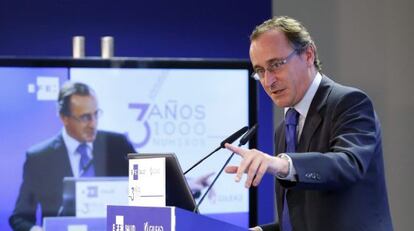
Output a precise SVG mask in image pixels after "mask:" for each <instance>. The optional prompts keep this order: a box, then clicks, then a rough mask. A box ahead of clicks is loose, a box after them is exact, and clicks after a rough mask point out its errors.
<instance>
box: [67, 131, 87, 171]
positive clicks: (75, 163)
mask: <svg viewBox="0 0 414 231" xmlns="http://www.w3.org/2000/svg"><path fill="white" fill-rule="evenodd" d="M62 138H63V142H64V143H65V146H66V150H67V151H68V157H69V161H70V166H71V168H72V174H73V176H74V177H79V171H80V169H79V162H80V159H81V154H80V153H78V152H77V151H76V149H77V148H78V146H79V145H80V144H81V142H79V141H77V140H76V139H75V138H73V137H71V136H70V135H69V134H68V133H67V131H66V129H65V128H63V129H62ZM86 145H87V146H88V150H87V152H88V156H89V158H90V159H92V147H93V145H92V143H91V142H88V143H86Z"/></svg>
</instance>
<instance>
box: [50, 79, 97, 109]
mask: <svg viewBox="0 0 414 231" xmlns="http://www.w3.org/2000/svg"><path fill="white" fill-rule="evenodd" d="M93 94H94V92H93V90H92V88H90V87H89V86H88V85H86V84H84V83H77V82H66V83H65V84H63V86H62V88H61V89H60V91H59V97H58V111H59V114H60V115H64V116H70V115H71V109H70V98H71V96H72V95H81V96H88V95H93Z"/></svg>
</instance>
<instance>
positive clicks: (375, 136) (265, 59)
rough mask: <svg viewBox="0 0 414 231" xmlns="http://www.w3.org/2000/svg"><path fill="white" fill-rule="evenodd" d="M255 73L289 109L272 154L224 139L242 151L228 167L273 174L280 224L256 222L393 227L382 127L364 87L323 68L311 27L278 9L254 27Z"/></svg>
mask: <svg viewBox="0 0 414 231" xmlns="http://www.w3.org/2000/svg"><path fill="white" fill-rule="evenodd" d="M250 58H251V62H252V64H253V68H254V77H255V78H256V79H257V80H259V81H260V83H261V84H262V86H263V88H264V89H265V91H266V93H267V94H268V95H269V97H270V98H271V99H272V101H273V102H274V103H275V104H276V105H277V106H278V107H281V108H284V109H285V120H284V121H283V122H282V123H281V124H280V125H279V126H278V128H277V130H276V135H275V147H276V150H275V152H276V153H275V155H276V156H271V155H268V154H266V153H263V152H261V151H259V150H255V149H253V150H248V149H243V148H238V147H235V146H233V145H228V144H227V145H226V147H227V148H229V149H230V150H231V151H234V152H236V153H238V154H239V155H240V156H241V157H242V161H241V163H240V165H239V166H229V167H228V168H227V169H226V171H227V172H228V173H235V174H236V177H235V178H236V181H240V179H241V177H242V174H243V173H247V178H246V182H245V186H246V187H250V186H251V185H253V186H257V185H259V183H260V181H261V179H262V177H263V175H264V174H265V173H269V174H272V175H274V176H276V179H277V180H276V201H277V211H278V220H279V224H276V223H275V224H269V225H263V226H261V227H259V226H258V227H254V228H252V230H262V229H263V230H278V229H281V230H282V231H290V230H296V231H332V230H335V231H345V230H346V231H349V230H353V231H357V230H364V231H385V230H386V231H389V230H393V227H392V222H391V216H390V211H389V205H388V199H387V190H386V185H385V177H384V163H383V154H382V144H381V128H380V123H379V121H378V118H377V116H376V114H375V111H374V108H373V105H372V102H371V101H370V99H369V98H368V96H367V95H366V94H365V93H364V92H362V91H361V90H358V89H355V88H351V87H346V86H343V85H340V84H338V83H335V82H334V81H332V80H331V79H329V78H328V77H326V76H324V75H322V74H321V73H320V71H321V68H320V62H319V60H318V57H317V50H316V46H315V44H314V42H313V41H312V38H311V37H310V35H309V33H308V31H307V30H306V28H304V27H303V25H301V24H300V23H299V22H298V21H296V20H294V19H292V18H289V17H275V18H273V19H270V20H268V21H265V22H264V23H263V24H261V25H259V26H257V27H256V29H255V30H254V31H253V33H252V35H251V44H250Z"/></svg>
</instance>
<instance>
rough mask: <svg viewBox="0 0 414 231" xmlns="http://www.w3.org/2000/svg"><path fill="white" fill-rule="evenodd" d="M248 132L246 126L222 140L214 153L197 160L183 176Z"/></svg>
mask: <svg viewBox="0 0 414 231" xmlns="http://www.w3.org/2000/svg"><path fill="white" fill-rule="evenodd" d="M247 130H248V127H247V126H244V127H242V128H241V129H239V130H238V131H237V132H235V133H233V134H232V135H231V136H229V137H227V138H226V139H224V140H223V141H221V143H220V146H219V147H217V148H216V149H214V151H212V152H210V153H209V154H208V155H206V156H205V157H203V158H202V159H201V160H199V161H198V162H197V163H195V164H194V165H193V166H191V167H190V168H189V169H187V170H186V171H185V172H184V175H185V174H187V173H188V172H189V171H191V170H192V169H193V168H195V167H196V166H198V165H199V164H200V163H201V162H203V161H204V160H205V159H207V158H208V157H210V156H211V155H213V154H214V153H216V152H217V151H218V150H220V149H221V148H224V144H226V143H233V142H234V141H236V140H237V139H238V138H239V137H240V136H242V135H243V134H244V133H245V132H246V131H247Z"/></svg>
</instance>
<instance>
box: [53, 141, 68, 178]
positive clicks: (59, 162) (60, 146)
mask: <svg viewBox="0 0 414 231" xmlns="http://www.w3.org/2000/svg"><path fill="white" fill-rule="evenodd" d="M52 146H53V149H54V150H55V151H54V153H56V154H57V155H59V156H58V158H56V159H55V160H54V163H53V164H55V165H56V166H60V167H59V169H61V171H62V173H63V176H73V171H72V167H71V164H70V160H69V156H68V150H67V149H66V145H65V142H63V138H62V135H61V134H59V135H57V136H56V138H55V139H54V141H53V143H52Z"/></svg>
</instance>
